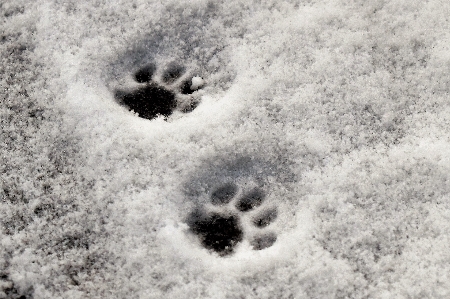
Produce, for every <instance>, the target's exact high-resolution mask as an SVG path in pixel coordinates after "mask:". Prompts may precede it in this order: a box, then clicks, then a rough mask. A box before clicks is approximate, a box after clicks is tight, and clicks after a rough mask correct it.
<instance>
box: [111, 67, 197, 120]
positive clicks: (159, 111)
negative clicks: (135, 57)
mask: <svg viewBox="0 0 450 299" xmlns="http://www.w3.org/2000/svg"><path fill="white" fill-rule="evenodd" d="M133 80H134V83H133V84H134V85H135V87H133V88H132V89H131V90H116V93H115V97H116V99H117V101H118V102H119V104H121V105H123V106H125V107H127V108H128V109H129V110H130V111H134V112H135V113H137V114H138V116H139V117H142V118H146V119H153V118H155V117H157V116H158V115H162V116H164V117H166V118H167V117H168V116H170V115H171V114H172V113H173V111H175V110H179V111H181V112H184V113H186V112H190V111H192V110H194V109H195V108H196V107H197V105H198V99H197V98H196V97H195V96H194V93H195V92H196V91H198V90H199V89H201V88H202V87H203V86H204V84H205V82H204V80H203V79H202V78H201V77H198V76H193V75H192V74H190V73H188V72H187V69H186V67H185V66H183V65H180V64H177V63H170V64H169V65H167V67H166V68H165V69H164V70H163V71H162V73H161V74H158V72H157V66H156V64H155V63H149V64H147V65H144V66H143V67H141V68H139V69H138V70H137V71H136V72H135V73H134V75H133Z"/></svg>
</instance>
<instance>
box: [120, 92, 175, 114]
mask: <svg viewBox="0 0 450 299" xmlns="http://www.w3.org/2000/svg"><path fill="white" fill-rule="evenodd" d="M116 98H117V99H119V100H120V101H121V103H122V104H123V105H125V106H127V107H128V108H129V110H132V111H134V112H136V113H137V114H138V115H139V117H142V118H146V119H153V118H155V117H156V116H158V115H163V116H165V117H167V116H169V115H171V114H172V112H173V110H174V109H175V107H176V106H177V102H176V100H175V94H174V93H173V92H171V91H169V90H167V89H165V88H163V87H160V86H158V85H147V86H144V87H141V88H139V89H137V90H135V91H133V92H123V91H118V92H116Z"/></svg>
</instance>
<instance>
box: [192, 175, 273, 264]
mask: <svg viewBox="0 0 450 299" xmlns="http://www.w3.org/2000/svg"><path fill="white" fill-rule="evenodd" d="M265 198H266V195H265V192H264V190H263V189H262V188H260V187H253V188H251V189H250V190H246V191H245V192H240V190H239V188H238V186H237V185H236V184H234V183H225V184H222V185H220V186H218V187H217V188H215V189H214V190H212V192H211V194H210V197H209V202H210V204H211V205H210V207H208V204H207V205H204V206H201V207H197V208H196V209H194V210H193V211H192V212H191V213H190V214H189V216H188V217H187V224H188V226H189V227H190V231H191V232H193V233H194V234H196V235H197V236H198V238H199V239H200V241H201V244H202V245H203V247H205V248H206V249H209V250H212V251H215V252H216V253H218V254H219V255H220V256H226V255H229V254H232V253H233V252H234V249H235V247H236V245H237V244H238V243H240V242H241V241H243V240H244V239H245V240H248V241H249V243H250V245H251V246H252V248H253V250H262V249H265V248H268V247H271V246H272V245H273V244H274V243H275V242H276V240H277V235H276V234H275V233H274V232H271V231H267V230H266V229H265V228H266V227H267V226H269V225H270V224H272V223H273V222H274V221H275V220H276V219H277V216H278V213H277V209H276V208H274V207H272V208H263V207H262V206H263V205H264V201H265ZM247 218H249V220H250V221H246V220H247ZM244 222H249V225H250V226H252V227H253V228H255V230H257V233H256V234H254V235H251V234H249V232H248V229H246V228H245V227H246V226H245V225H243V223H244ZM250 230H251V229H250Z"/></svg>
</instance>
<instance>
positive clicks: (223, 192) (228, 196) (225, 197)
mask: <svg viewBox="0 0 450 299" xmlns="http://www.w3.org/2000/svg"><path fill="white" fill-rule="evenodd" d="M237 191H238V188H237V186H236V185H235V184H233V183H228V184H225V185H223V186H221V187H219V188H217V189H216V190H215V191H214V192H213V193H212V194H211V203H212V204H214V205H223V204H227V203H229V202H230V201H231V200H232V199H233V197H234V196H235V195H236V193H237Z"/></svg>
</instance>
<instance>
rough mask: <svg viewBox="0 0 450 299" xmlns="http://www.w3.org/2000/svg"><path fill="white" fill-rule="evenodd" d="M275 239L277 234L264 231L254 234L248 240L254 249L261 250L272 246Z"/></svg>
mask: <svg viewBox="0 0 450 299" xmlns="http://www.w3.org/2000/svg"><path fill="white" fill-rule="evenodd" d="M276 241H277V236H276V235H275V234H274V233H265V234H262V235H259V236H256V237H255V238H254V239H253V240H252V241H250V245H252V247H253V249H254V250H262V249H265V248H268V247H270V246H272V245H273V244H274V243H275V242H276Z"/></svg>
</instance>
